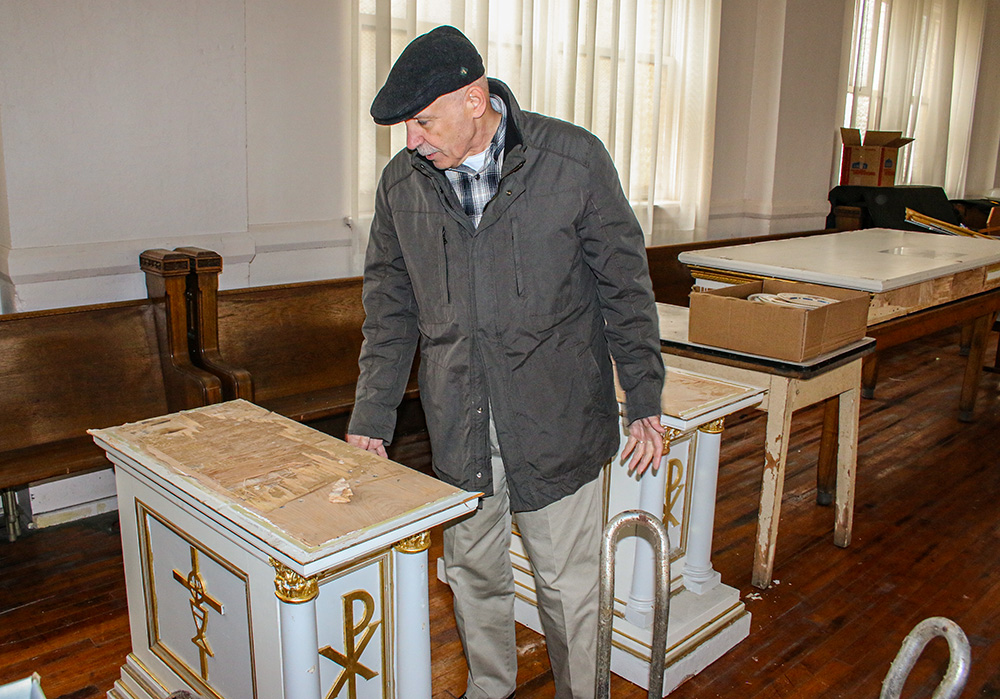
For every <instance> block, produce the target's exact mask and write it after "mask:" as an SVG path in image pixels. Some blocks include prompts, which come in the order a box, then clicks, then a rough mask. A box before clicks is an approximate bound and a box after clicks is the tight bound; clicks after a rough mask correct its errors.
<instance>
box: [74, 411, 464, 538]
mask: <svg viewBox="0 0 1000 699" xmlns="http://www.w3.org/2000/svg"><path fill="white" fill-rule="evenodd" d="M91 434H92V435H94V437H95V439H97V441H98V442H99V443H103V444H105V445H107V446H108V447H110V448H111V449H113V450H118V451H120V452H121V453H123V454H125V455H126V456H128V457H130V458H131V459H133V460H134V461H136V462H138V463H139V464H141V465H143V466H145V467H147V468H149V469H150V470H154V471H156V472H157V473H159V474H160V475H161V476H163V477H165V478H167V479H168V480H169V481H170V482H172V483H174V484H175V485H177V486H178V487H180V488H181V489H183V490H185V491H186V492H188V493H189V494H191V495H192V496H194V497H196V498H197V497H198V492H197V490H198V489H197V488H191V487H189V486H187V485H186V484H185V481H194V482H195V483H197V484H198V485H199V486H201V488H203V489H205V490H207V491H209V492H210V493H214V494H216V495H218V496H220V497H221V499H222V500H223V501H224V502H226V503H227V504H231V505H232V506H234V507H235V508H237V509H240V508H242V509H245V510H247V511H249V512H251V513H253V514H254V515H256V516H257V517H258V518H259V519H261V520H263V521H264V522H266V523H268V524H270V525H272V526H273V527H274V528H276V529H278V530H280V531H281V532H284V533H285V534H287V535H288V536H289V537H292V538H293V539H295V540H297V541H298V542H300V543H301V544H303V545H304V546H305V547H306V548H315V547H319V546H323V545H325V544H328V543H329V542H331V541H333V540H336V539H338V538H340V537H348V536H349V535H352V534H354V535H357V534H358V533H359V532H363V531H364V530H366V529H372V528H377V527H379V525H383V524H385V523H387V522H389V521H391V520H395V519H399V520H400V521H408V520H412V519H413V515H414V512H415V511H417V510H420V509H421V508H426V506H428V505H429V504H431V503H435V502H439V501H442V500H447V501H448V504H447V506H451V505H453V504H455V503H459V502H462V501H463V500H467V499H468V500H472V499H475V494H472V493H466V492H464V491H462V490H459V489H457V488H454V487H452V486H450V485H447V484H445V483H443V482H441V481H439V480H437V479H435V478H431V477H429V476H426V475H424V474H422V473H419V472H417V471H414V470H412V469H410V468H407V467H406V466H402V465H400V464H397V463H395V462H393V461H389V460H388V459H383V458H381V457H379V456H377V455H375V454H372V453H370V452H366V451H364V450H361V449H357V448H355V447H352V446H350V445H348V444H347V443H345V442H343V441H341V440H339V439H336V438H334V437H331V436H329V435H326V434H324V433H322V432H318V431H316V430H314V429H312V428H309V427H306V426H305V425H302V424H299V423H297V422H294V421H292V420H289V419H287V418H285V417H282V416H280V415H277V414H275V413H271V412H269V411H267V410H265V409H263V408H261V407H259V406H257V405H254V404H252V403H249V402H247V401H243V400H236V401H230V402H228V403H221V404H217V405H211V406H207V407H205V408H199V409H196V410H190V411H184V412H180V413H174V414H171V415H165V416H163V417H157V418H151V419H149V420H143V421H141V422H135V423H129V424H126V425H121V426H119V427H112V428H108V429H104V430H92V431H91ZM178 476H179V478H178ZM343 481H346V484H347V485H348V486H349V490H350V500H349V501H348V502H331V492H333V491H337V492H336V493H335V495H337V494H339V495H342V494H343V491H344V488H343V485H344V483H343ZM199 499H201V498H199ZM334 499H335V500H337V499H343V498H341V497H335V498H334ZM408 515H410V516H408ZM352 538H353V537H352Z"/></svg>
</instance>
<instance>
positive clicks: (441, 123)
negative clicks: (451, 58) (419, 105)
mask: <svg viewBox="0 0 1000 699" xmlns="http://www.w3.org/2000/svg"><path fill="white" fill-rule="evenodd" d="M467 92H468V88H461V89H459V90H456V91H455V92H450V93H448V94H447V95H441V96H440V97H438V98H437V99H436V100H434V101H433V102H431V103H430V104H429V105H428V106H427V107H426V108H424V109H423V110H422V111H421V112H420V113H419V114H417V115H416V116H415V117H413V118H412V119H407V120H406V122H405V123H406V147H407V148H408V149H410V150H415V151H417V152H418V153H420V155H422V156H424V157H425V158H427V159H428V160H429V161H431V163H433V164H434V167H436V168H437V169H438V170H446V169H448V168H453V167H457V166H459V165H461V164H462V163H463V162H464V161H465V159H466V158H467V157H469V156H470V155H475V153H473V152H472V150H473V147H474V140H475V136H476V127H475V116H474V110H473V108H472V106H471V105H470V104H469V100H467V99H466V96H467Z"/></svg>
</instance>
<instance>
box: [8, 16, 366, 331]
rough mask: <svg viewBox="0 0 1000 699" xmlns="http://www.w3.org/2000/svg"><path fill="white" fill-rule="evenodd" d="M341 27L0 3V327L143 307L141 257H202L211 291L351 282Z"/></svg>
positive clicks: (340, 23)
mask: <svg viewBox="0 0 1000 699" xmlns="http://www.w3.org/2000/svg"><path fill="white" fill-rule="evenodd" d="M350 17H351V4H350V2H348V1H347V0H341V1H335V0H299V1H296V2H273V1H270V2H269V1H267V0H216V1H215V2H211V3H206V2H195V1H193V0H187V1H183V2H181V1H178V2H161V1H160V0H88V2H86V3H64V2H59V1H58V0H37V1H32V2H23V1H22V0H0V165H2V169H0V292H2V308H3V310H4V311H8V312H9V311H13V310H34V309H38V308H49V307H56V306H65V305H74V304H80V303H94V302H101V301H111V300H119V299H125V298H137V297H141V296H144V295H145V290H144V286H143V278H142V276H141V275H140V274H139V273H138V255H139V253H140V252H141V251H142V250H144V249H147V248H151V247H166V248H173V247H177V246H180V245H196V246H201V247H207V248H210V249H214V250H217V251H218V252H220V253H222V255H223V258H224V260H225V264H226V270H225V272H224V273H223V278H222V285H223V286H224V287H238V286H247V285H258V284H267V283H272V282H279V281H295V280H305V279H315V278H323V277H332V276H346V275H349V274H352V273H354V270H352V269H351V268H350V260H351V259H352V256H351V254H350V251H351V246H352V244H353V241H352V238H351V231H350V228H349V227H348V226H347V224H346V223H345V219H346V218H347V217H348V216H349V215H350V206H349V199H348V192H349V191H350V177H351V176H352V175H351V173H350V171H349V168H344V167H342V166H341V165H342V163H343V162H349V159H347V158H344V159H343V160H340V159H339V158H338V157H337V156H338V153H339V152H341V151H344V150H345V149H346V147H347V146H348V145H349V144H350V142H351V139H350V134H349V128H350V110H349V106H348V105H345V103H344V101H343V98H344V96H345V95H349V94H350V84H351V82H350V81H351V73H350V65H351V60H350V58H351V52H350V46H351V43H350ZM345 251H346V253H345Z"/></svg>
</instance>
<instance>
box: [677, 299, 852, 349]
mask: <svg viewBox="0 0 1000 699" xmlns="http://www.w3.org/2000/svg"><path fill="white" fill-rule="evenodd" d="M757 293H764V294H779V293H789V294H798V295H808V296H823V297H826V298H828V299H834V302H833V303H829V304H827V305H823V306H818V307H816V308H801V307H793V306H784V305H774V304H771V303H761V302H759V301H751V300H748V298H747V297H748V296H750V295H751V294H757ZM869 298H870V297H869V295H868V292H866V291H856V290H854V289H841V288H838V287H832V286H821V285H818V284H804V283H800V282H786V281H780V280H776V279H765V280H763V281H759V282H749V283H747V284H738V285H735V286H727V287H723V288H721V289H711V290H709V291H694V292H692V293H691V302H690V312H689V315H688V339H689V340H690V341H691V342H694V343H697V344H700V345H709V346H712V347H722V348H724V349H730V350H736V351H737V352H744V353H747V354H756V355H759V356H762V357H772V358H774V359H783V360H786V361H790V362H805V361H807V360H809V359H812V358H813V357H818V356H819V355H821V354H826V353H827V352H832V351H833V350H836V349H838V348H840V347H843V346H845V345H849V344H851V343H852V342H856V341H858V340H860V339H861V338H863V337H864V336H865V330H866V328H867V327H868V303H869Z"/></svg>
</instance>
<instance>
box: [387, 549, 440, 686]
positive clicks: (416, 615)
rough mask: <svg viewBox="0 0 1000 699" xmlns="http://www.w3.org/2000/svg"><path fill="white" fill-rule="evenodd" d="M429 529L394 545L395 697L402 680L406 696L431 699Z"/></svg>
mask: <svg viewBox="0 0 1000 699" xmlns="http://www.w3.org/2000/svg"><path fill="white" fill-rule="evenodd" d="M430 545H431V537H430V532H421V533H420V534H417V535H415V536H411V537H410V538H408V539H403V540H402V541H400V542H399V543H398V544H396V545H395V547H393V551H392V565H393V570H394V571H395V579H394V581H393V588H394V591H395V597H396V600H395V601H396V637H395V644H396V645H395V649H394V652H393V658H394V661H395V666H396V687H397V696H399V697H402V695H400V694H399V693H398V692H400V691H402V689H400V685H401V683H405V697H406V699H411V697H412V699H431V631H430V611H429V605H428V601H427V549H428V548H429V547H430Z"/></svg>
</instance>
